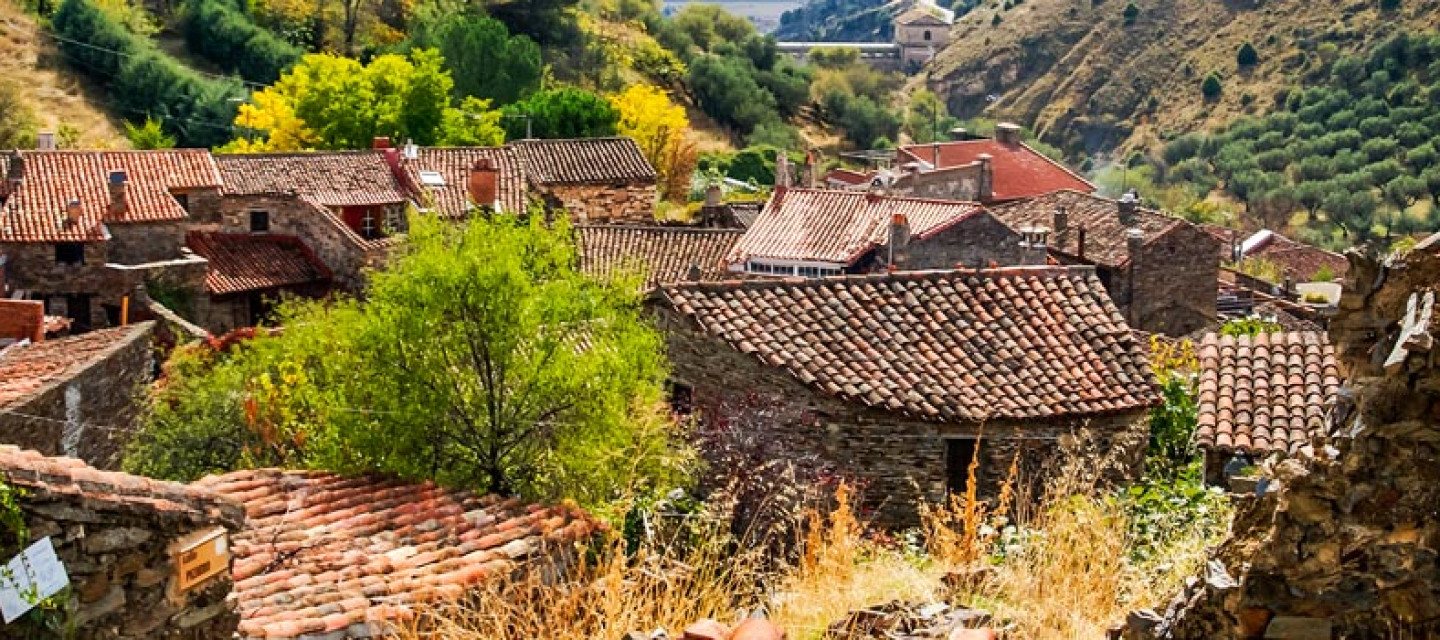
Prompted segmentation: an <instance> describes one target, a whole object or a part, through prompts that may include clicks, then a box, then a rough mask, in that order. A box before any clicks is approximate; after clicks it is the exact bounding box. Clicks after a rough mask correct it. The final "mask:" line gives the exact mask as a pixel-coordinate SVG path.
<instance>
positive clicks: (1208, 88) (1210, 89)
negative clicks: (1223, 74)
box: [1200, 71, 1222, 100]
mask: <svg viewBox="0 0 1440 640" xmlns="http://www.w3.org/2000/svg"><path fill="white" fill-rule="evenodd" d="M1221 90H1222V87H1221V85H1220V76H1219V74H1216V73H1215V72H1213V71H1212V72H1210V75H1207V76H1205V81H1204V82H1201V83H1200V93H1201V94H1203V95H1204V96H1205V98H1206V99H1208V100H1214V99H1215V98H1218V97H1220V91H1221Z"/></svg>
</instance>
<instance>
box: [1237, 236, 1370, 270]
mask: <svg viewBox="0 0 1440 640" xmlns="http://www.w3.org/2000/svg"><path fill="white" fill-rule="evenodd" d="M1264 233H1266V235H1265V236H1263V237H1262V238H1260V239H1258V241H1257V242H1256V243H1255V246H1253V247H1251V248H1250V250H1249V252H1248V253H1246V254H1245V257H1247V258H1261V259H1264V260H1268V261H1270V262H1273V263H1275V264H1278V265H1280V267H1281V268H1282V269H1284V271H1285V275H1287V276H1289V277H1290V278H1291V279H1292V280H1294V281H1296V282H1309V281H1310V280H1311V279H1313V278H1314V277H1315V274H1316V273H1318V272H1319V271H1320V269H1321V268H1322V267H1329V268H1330V272H1331V273H1333V274H1334V275H1335V277H1336V278H1341V277H1344V276H1345V272H1347V271H1349V270H1350V261H1349V260H1346V259H1345V256H1343V255H1340V254H1338V253H1335V252H1334V251H1326V250H1324V249H1321V248H1320V247H1315V246H1311V245H1308V244H1305V243H1303V242H1296V241H1295V240H1291V239H1290V238H1287V237H1285V236H1282V235H1280V234H1278V233H1275V232H1273V231H1269V232H1264Z"/></svg>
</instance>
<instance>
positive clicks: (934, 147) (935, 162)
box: [930, 140, 940, 169]
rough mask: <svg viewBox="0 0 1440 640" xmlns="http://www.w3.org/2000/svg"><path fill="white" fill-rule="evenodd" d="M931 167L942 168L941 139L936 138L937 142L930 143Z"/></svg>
mask: <svg viewBox="0 0 1440 640" xmlns="http://www.w3.org/2000/svg"><path fill="white" fill-rule="evenodd" d="M930 167H931V168H934V169H939V168H940V141H939V140H936V141H935V142H932V143H930Z"/></svg>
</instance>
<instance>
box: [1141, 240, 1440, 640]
mask: <svg viewBox="0 0 1440 640" xmlns="http://www.w3.org/2000/svg"><path fill="white" fill-rule="evenodd" d="M1351 257H1352V261H1351V269H1350V273H1349V274H1348V275H1347V278H1346V279H1347V282H1346V291H1345V294H1344V296H1343V297H1342V300H1341V312H1340V315H1339V316H1338V317H1337V318H1336V319H1335V320H1334V321H1333V322H1332V323H1331V330H1330V331H1331V341H1332V342H1333V343H1335V344H1336V350H1337V354H1338V356H1339V359H1340V361H1341V367H1342V373H1343V374H1344V375H1345V376H1346V378H1347V379H1346V380H1345V383H1344V385H1343V386H1342V388H1341V392H1340V394H1339V400H1338V401H1337V403H1336V405H1335V406H1334V407H1331V408H1330V410H1329V413H1328V423H1327V427H1326V429H1325V431H1324V433H1323V434H1317V435H1316V436H1315V437H1314V438H1312V442H1311V444H1310V446H1308V447H1306V448H1305V449H1303V450H1302V451H1301V452H1300V453H1299V455H1296V456H1293V457H1291V458H1290V459H1287V460H1285V461H1283V462H1278V463H1274V462H1272V463H1267V465H1266V472H1267V474H1268V475H1270V476H1271V477H1273V478H1274V479H1275V480H1278V481H1279V485H1280V487H1281V489H1280V491H1279V492H1278V493H1273V492H1272V493H1271V494H1269V495H1268V496H1267V497H1265V498H1254V497H1250V498H1244V499H1242V500H1241V504H1240V506H1239V508H1238V510H1237V515H1236V520H1235V523H1234V525H1233V526H1232V535H1231V537H1230V538H1229V539H1228V540H1226V541H1225V542H1224V543H1223V544H1222V545H1220V547H1219V548H1218V550H1217V551H1216V552H1215V553H1214V554H1213V559H1212V560H1211V561H1210V563H1209V567H1208V569H1207V571H1206V575H1205V576H1204V579H1202V580H1196V581H1193V582H1192V586H1191V587H1189V588H1187V589H1186V590H1185V591H1184V592H1183V593H1181V594H1180V595H1178V596H1177V597H1176V598H1175V600H1174V601H1173V602H1172V604H1171V605H1170V607H1169V609H1168V610H1167V611H1166V613H1165V615H1164V616H1161V615H1159V614H1156V613H1154V612H1137V613H1136V614H1132V616H1131V624H1130V629H1129V634H1130V636H1131V637H1133V638H1176V639H1180V640H1190V639H1195V640H1199V639H1201V638H1205V639H1210V638H1216V639H1221V640H1226V639H1238V638H1250V637H1262V636H1263V637H1266V638H1291V639H1296V640H1310V639H1321V640H1328V639H1330V638H1431V637H1436V636H1437V635H1440V517H1437V510H1440V362H1437V359H1436V355H1437V354H1436V352H1435V350H1434V349H1433V347H1434V340H1433V336H1435V335H1437V332H1440V323H1437V322H1436V320H1437V318H1436V316H1434V315H1430V316H1424V315H1422V314H1420V313H1417V314H1416V320H1417V322H1414V323H1413V324H1414V326H1415V327H1416V330H1414V331H1412V332H1408V333H1407V332H1406V331H1405V328H1406V326H1407V324H1408V323H1407V322H1406V316H1407V308H1408V307H1409V306H1410V305H1411V304H1414V305H1415V307H1416V310H1417V311H1420V310H1422V309H1423V308H1424V302H1425V296H1432V297H1433V295H1434V291H1435V283H1436V282H1440V258H1437V257H1436V256H1433V255H1417V254H1413V253H1412V254H1411V255H1409V256H1406V257H1405V258H1404V259H1403V261H1402V262H1399V263H1396V264H1394V265H1393V266H1392V267H1382V266H1381V265H1380V264H1379V263H1378V262H1377V261H1374V260H1370V259H1362V258H1360V257H1359V256H1358V255H1356V254H1352V256H1351ZM1387 359H1388V366H1387Z"/></svg>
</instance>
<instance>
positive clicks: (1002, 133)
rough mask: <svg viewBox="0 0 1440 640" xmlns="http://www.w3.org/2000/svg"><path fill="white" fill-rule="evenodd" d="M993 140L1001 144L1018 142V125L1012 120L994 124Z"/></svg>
mask: <svg viewBox="0 0 1440 640" xmlns="http://www.w3.org/2000/svg"><path fill="white" fill-rule="evenodd" d="M995 141H996V142H999V143H1001V144H1020V125H1018V124H1015V123H1013V122H1001V123H1000V124H997V125H995Z"/></svg>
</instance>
